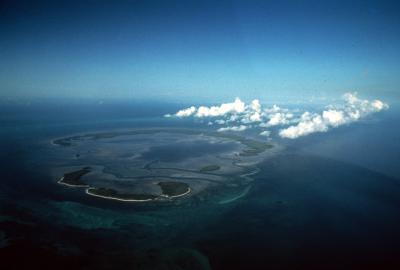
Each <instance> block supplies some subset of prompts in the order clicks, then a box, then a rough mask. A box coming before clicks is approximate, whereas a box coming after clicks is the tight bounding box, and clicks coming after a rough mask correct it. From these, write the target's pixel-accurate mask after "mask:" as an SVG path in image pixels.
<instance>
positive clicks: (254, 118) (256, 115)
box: [249, 112, 261, 122]
mask: <svg viewBox="0 0 400 270" xmlns="http://www.w3.org/2000/svg"><path fill="white" fill-rule="evenodd" d="M249 119H250V121H251V122H260V121H261V114H260V113H259V112H255V113H253V114H252V115H250V117H249Z"/></svg>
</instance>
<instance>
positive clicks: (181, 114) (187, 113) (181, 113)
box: [175, 106, 196, 117]
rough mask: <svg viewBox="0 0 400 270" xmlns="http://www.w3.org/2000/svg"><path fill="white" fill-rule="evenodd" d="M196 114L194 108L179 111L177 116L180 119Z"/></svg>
mask: <svg viewBox="0 0 400 270" xmlns="http://www.w3.org/2000/svg"><path fill="white" fill-rule="evenodd" d="M195 112H196V107H194V106H192V107H190V108H186V109H183V110H180V111H178V112H177V113H176V114H175V115H176V116H178V117H188V116H191V115H193V114H194V113H195Z"/></svg>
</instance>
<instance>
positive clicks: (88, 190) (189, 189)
mask: <svg viewBox="0 0 400 270" xmlns="http://www.w3.org/2000/svg"><path fill="white" fill-rule="evenodd" d="M63 180H64V176H63V177H61V178H60V179H59V180H58V181H57V183H58V184H60V185H65V186H68V187H76V188H85V193H86V194H87V195H90V196H94V197H99V198H103V199H108V200H116V201H121V202H150V201H157V200H159V199H160V198H165V199H174V198H179V197H183V196H185V195H188V194H190V193H191V192H192V189H191V188H190V187H188V189H187V191H185V192H184V193H182V194H178V195H173V196H169V195H166V194H160V195H158V196H157V197H156V198H154V199H143V200H140V199H122V198H118V197H112V196H104V195H98V194H94V193H92V192H90V190H91V189H95V187H91V186H89V185H72V184H68V183H65V182H63Z"/></svg>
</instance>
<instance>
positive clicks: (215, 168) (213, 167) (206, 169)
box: [200, 165, 221, 172]
mask: <svg viewBox="0 0 400 270" xmlns="http://www.w3.org/2000/svg"><path fill="white" fill-rule="evenodd" d="M219 169H221V167H220V166H218V165H208V166H204V167H203V168H201V169H200V172H212V171H218V170H219Z"/></svg>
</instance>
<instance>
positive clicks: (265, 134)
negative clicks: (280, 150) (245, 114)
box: [260, 130, 271, 137]
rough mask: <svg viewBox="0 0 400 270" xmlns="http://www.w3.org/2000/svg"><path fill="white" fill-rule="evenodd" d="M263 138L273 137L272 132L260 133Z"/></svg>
mask: <svg viewBox="0 0 400 270" xmlns="http://www.w3.org/2000/svg"><path fill="white" fill-rule="evenodd" d="M260 135H261V136H265V137H269V136H270V135H271V131H269V130H264V131H262V132H261V133H260Z"/></svg>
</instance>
